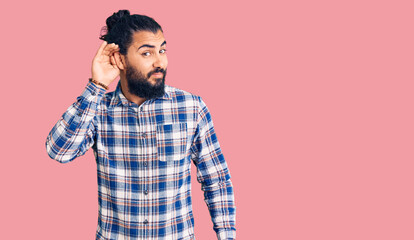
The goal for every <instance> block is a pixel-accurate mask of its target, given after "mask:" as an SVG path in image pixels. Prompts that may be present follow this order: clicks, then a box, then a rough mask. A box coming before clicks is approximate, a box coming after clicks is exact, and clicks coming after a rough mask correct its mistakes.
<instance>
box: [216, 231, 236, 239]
mask: <svg viewBox="0 0 414 240" xmlns="http://www.w3.org/2000/svg"><path fill="white" fill-rule="evenodd" d="M217 239H218V240H233V239H236V230H233V229H223V230H220V231H219V232H218V233H217Z"/></svg>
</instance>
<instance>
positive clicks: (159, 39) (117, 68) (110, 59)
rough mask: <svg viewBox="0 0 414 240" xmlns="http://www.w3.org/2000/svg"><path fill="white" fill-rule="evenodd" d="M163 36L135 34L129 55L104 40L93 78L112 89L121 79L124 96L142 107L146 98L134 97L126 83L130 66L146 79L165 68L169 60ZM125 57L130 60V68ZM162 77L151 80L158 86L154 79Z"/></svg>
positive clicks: (158, 34) (95, 60)
mask: <svg viewBox="0 0 414 240" xmlns="http://www.w3.org/2000/svg"><path fill="white" fill-rule="evenodd" d="M165 51H166V43H165V38H164V34H163V33H162V32H161V31H158V32H157V33H156V34H154V33H152V32H150V31H139V32H135V33H134V34H133V41H132V43H131V45H130V46H129V48H128V50H127V54H126V55H122V54H120V53H119V46H118V45H116V44H114V43H112V44H108V43H107V42H106V41H104V42H103V43H102V44H101V46H100V47H99V49H98V51H97V53H96V55H95V57H94V59H93V61H92V78H93V79H94V80H96V81H98V82H101V83H103V84H105V85H106V86H109V85H110V84H111V83H112V82H113V81H114V80H115V79H116V78H117V77H118V76H120V80H121V89H122V93H123V94H124V96H125V97H126V98H127V99H128V100H129V101H131V102H134V103H136V104H138V105H141V104H142V103H143V102H144V101H145V100H146V99H145V98H140V97H138V96H136V95H133V94H131V93H130V92H129V90H128V83H127V80H126V77H125V75H126V69H127V67H133V68H135V69H136V70H137V71H139V72H141V73H142V74H144V75H145V76H146V75H147V74H148V73H149V72H151V71H154V70H155V69H156V68H162V69H164V70H165V69H166V68H167V65H168V59H167V55H166V52H165ZM125 58H128V63H129V66H127V64H126V60H125ZM160 77H162V76H155V75H151V77H150V78H149V79H148V81H149V82H150V83H151V84H153V85H154V84H156V82H157V81H156V80H155V78H160Z"/></svg>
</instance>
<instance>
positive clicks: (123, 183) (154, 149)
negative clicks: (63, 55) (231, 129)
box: [46, 10, 236, 240]
mask: <svg viewBox="0 0 414 240" xmlns="http://www.w3.org/2000/svg"><path fill="white" fill-rule="evenodd" d="M106 23H107V34H106V35H104V36H101V39H102V40H105V41H104V42H103V43H102V45H101V46H100V48H99V49H98V51H97V54H96V56H95V57H94V59H93V61H92V78H91V79H90V81H89V82H88V83H87V85H86V88H85V90H84V91H83V93H82V95H80V96H79V97H78V98H77V101H76V102H75V103H74V104H72V105H71V106H70V107H69V108H68V109H67V111H66V112H65V113H64V114H63V116H62V117H61V118H60V120H59V121H58V122H57V123H56V125H55V126H54V127H53V129H52V130H51V132H50V133H49V135H48V137H47V140H46V149H47V152H48V154H49V156H50V157H51V158H52V159H55V160H57V161H59V162H61V163H67V162H70V161H72V160H73V159H75V158H76V157H79V156H82V155H83V154H85V152H86V151H87V150H88V149H89V148H90V147H92V149H93V151H94V154H95V158H96V163H97V174H98V196H99V198H98V200H99V218H98V227H97V231H96V239H174V240H175V239H183V240H184V239H195V237H194V227H193V226H194V218H193V213H192V202H191V180H190V166H191V162H193V163H194V164H195V166H196V167H197V180H198V181H199V182H200V183H201V185H202V190H203V191H204V197H205V202H206V204H207V206H208V209H209V212H210V215H211V219H212V221H213V229H214V230H215V231H216V233H217V238H218V239H235V237H236V232H235V230H236V229H235V204H234V195H233V186H232V183H231V181H230V172H229V170H228V168H227V165H226V162H225V159H224V157H223V154H222V152H221V149H220V145H219V142H218V140H217V137H216V134H215V131H214V126H213V122H212V119H211V115H210V113H209V110H208V109H207V106H206V105H205V103H204V102H203V100H202V99H201V97H199V96H196V95H193V94H191V93H188V92H186V91H183V90H180V89H177V88H175V87H172V86H169V85H165V84H164V83H165V76H166V73H167V65H168V61H167V55H166V41H165V38H164V35H163V31H162V29H161V27H160V26H159V25H158V23H157V22H155V21H154V19H152V18H150V17H147V16H142V15H137V14H134V15H130V14H129V11H128V10H120V11H118V12H117V13H114V14H113V15H112V16H111V17H109V18H108V19H107V20H106ZM118 76H120V80H119V82H118V85H117V87H116V90H115V91H113V92H109V93H105V90H106V89H107V86H108V85H109V84H110V83H111V82H113V81H114V80H115V78H117V77H118Z"/></svg>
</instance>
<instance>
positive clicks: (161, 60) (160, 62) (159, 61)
mask: <svg viewBox="0 0 414 240" xmlns="http://www.w3.org/2000/svg"><path fill="white" fill-rule="evenodd" d="M153 66H154V68H162V69H165V67H166V66H167V57H166V56H161V55H159V54H158V55H157V56H156V57H155V60H154V64H153Z"/></svg>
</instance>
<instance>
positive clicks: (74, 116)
mask: <svg viewBox="0 0 414 240" xmlns="http://www.w3.org/2000/svg"><path fill="white" fill-rule="evenodd" d="M104 93H105V90H104V89H102V88H100V87H98V86H96V85H95V84H93V83H91V82H88V84H87V86H86V88H85V89H84V91H83V93H82V94H81V95H80V96H79V97H77V99H76V102H75V103H73V104H72V105H71V106H70V107H69V108H68V109H67V110H66V112H65V113H64V114H63V115H62V117H61V118H60V119H59V120H58V122H57V123H56V124H55V126H54V127H53V128H52V130H51V131H50V133H49V135H48V136H47V138H46V151H47V153H48V155H49V156H50V158H52V159H55V160H56V161H58V162H61V163H67V162H70V161H72V160H73V159H75V158H76V157H79V156H82V155H83V154H85V153H86V151H87V150H88V149H89V148H90V147H91V146H92V145H93V144H94V137H95V125H96V118H95V115H96V112H97V111H98V105H99V103H100V101H101V99H102V97H103V95H104Z"/></svg>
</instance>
